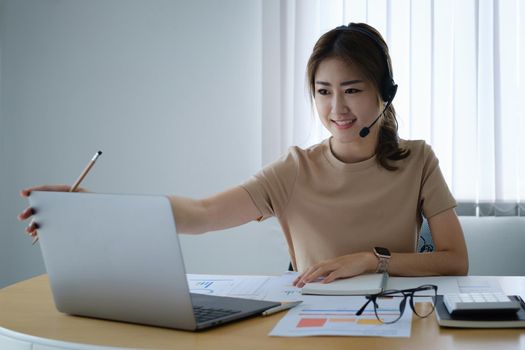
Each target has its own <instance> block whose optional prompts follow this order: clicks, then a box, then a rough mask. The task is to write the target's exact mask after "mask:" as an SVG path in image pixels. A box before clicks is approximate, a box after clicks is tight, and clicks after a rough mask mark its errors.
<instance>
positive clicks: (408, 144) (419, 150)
mask: <svg viewBox="0 0 525 350" xmlns="http://www.w3.org/2000/svg"><path fill="white" fill-rule="evenodd" d="M399 146H401V148H404V149H406V150H409V151H410V154H411V155H413V156H414V158H417V157H426V156H428V155H429V154H433V153H434V152H433V151H432V147H431V146H430V145H429V144H428V143H427V142H426V141H425V140H404V139H401V140H399Z"/></svg>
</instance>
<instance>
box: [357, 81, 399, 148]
mask: <svg viewBox="0 0 525 350" xmlns="http://www.w3.org/2000/svg"><path fill="white" fill-rule="evenodd" d="M394 86H395V87H396V90H397V85H394ZM394 95H395V92H394ZM391 103H392V100H389V101H388V102H387V103H386V106H385V108H383V111H382V112H381V113H380V114H379V115H378V116H377V118H376V119H375V120H374V122H373V123H372V124H370V126H365V127H364V128H362V129H361V131H359V136H361V137H363V138H364V137H366V136H367V135H368V134H370V128H371V127H373V126H374V124H375V123H377V121H378V120H379V118H381V116H382V115H383V113H385V111H386V109H387V108H388V107H389V106H390V104H391Z"/></svg>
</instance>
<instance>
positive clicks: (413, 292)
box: [356, 284, 438, 324]
mask: <svg viewBox="0 0 525 350" xmlns="http://www.w3.org/2000/svg"><path fill="white" fill-rule="evenodd" d="M437 289H438V287H437V286H436V285H433V284H425V285H422V286H419V287H417V288H411V289H403V290H394V289H391V290H385V291H383V292H381V293H378V294H372V295H367V296H366V298H367V299H368V301H367V302H366V303H365V304H364V305H363V306H362V307H361V308H360V309H359V311H357V313H356V316H360V315H361V314H362V313H363V311H365V309H366V307H367V306H368V304H370V302H372V303H373V305H374V313H375V315H376V317H377V319H378V320H379V321H380V322H381V323H385V324H390V323H394V322H396V321H398V320H399V319H400V318H401V316H403V312H404V311H405V306H406V303H407V299H408V298H410V299H409V303H410V308H411V309H412V311H414V313H415V314H416V315H417V316H419V317H421V318H425V317H428V316H429V315H430V314H431V313H432V312H434V304H432V307H431V308H430V310H429V309H426V308H425V309H423V310H416V308H415V306H414V297H434V299H433V300H435V297H436V295H437ZM392 298H402V299H401V301H400V303H399V306H398V307H397V304H396V303H395V301H394V300H395V299H393V300H392Z"/></svg>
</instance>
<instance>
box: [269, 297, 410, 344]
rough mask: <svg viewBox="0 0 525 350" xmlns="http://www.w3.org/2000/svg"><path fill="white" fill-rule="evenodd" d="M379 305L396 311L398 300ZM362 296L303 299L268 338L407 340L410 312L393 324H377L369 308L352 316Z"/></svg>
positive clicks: (406, 310) (384, 310)
mask: <svg viewBox="0 0 525 350" xmlns="http://www.w3.org/2000/svg"><path fill="white" fill-rule="evenodd" d="M396 299H397V298H394V299H393V300H388V301H386V302H383V303H382V305H383V306H382V307H383V308H384V309H383V310H382V311H381V312H385V313H388V312H391V311H389V310H399V299H397V300H396ZM365 301H366V299H365V297H358V296H350V297H349V296H345V297H339V296H331V297H305V298H304V301H303V303H302V304H300V305H298V306H296V307H295V308H293V309H291V310H290V311H288V313H287V314H286V315H285V316H284V317H283V318H282V319H281V320H280V321H279V323H277V325H276V326H275V327H274V329H273V330H272V331H271V332H270V335H271V336H281V337H304V336H316V335H339V336H374V337H410V330H411V323H412V310H411V309H410V306H408V305H407V307H406V309H405V313H404V314H403V316H402V317H401V319H400V320H399V321H397V322H396V323H393V324H383V323H381V322H379V321H378V320H377V318H376V316H375V314H374V307H373V306H372V305H369V306H368V308H367V310H366V311H365V312H364V313H363V314H362V315H361V316H355V313H356V312H357V310H359V309H360V308H361V306H362V305H363V304H364V303H365Z"/></svg>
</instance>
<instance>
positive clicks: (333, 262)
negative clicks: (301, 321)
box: [293, 252, 377, 288]
mask: <svg viewBox="0 0 525 350" xmlns="http://www.w3.org/2000/svg"><path fill="white" fill-rule="evenodd" d="M376 266H377V258H376V257H375V256H374V254H372V253H371V252H363V253H355V254H349V255H343V256H339V257H337V258H334V259H329V260H325V261H322V262H320V263H318V264H315V265H313V266H310V267H309V268H308V269H307V270H306V271H304V272H303V273H301V274H300V275H299V277H297V278H296V279H295V280H294V281H293V285H294V286H296V287H299V288H302V287H303V286H304V285H305V284H306V283H308V282H313V281H316V280H317V279H319V278H320V277H323V276H325V277H324V278H323V279H322V280H321V283H330V282H332V281H335V280H336V279H340V278H347V277H353V276H357V275H360V274H363V273H365V272H371V271H373V270H374V268H375V267H376Z"/></svg>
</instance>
